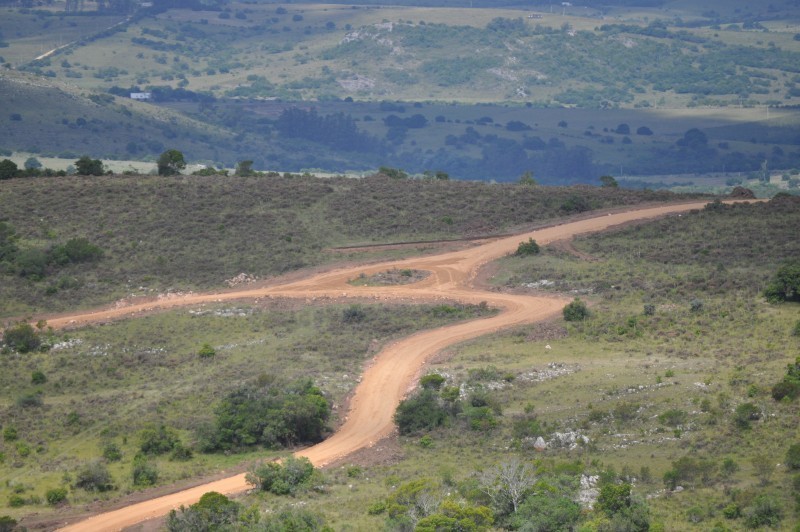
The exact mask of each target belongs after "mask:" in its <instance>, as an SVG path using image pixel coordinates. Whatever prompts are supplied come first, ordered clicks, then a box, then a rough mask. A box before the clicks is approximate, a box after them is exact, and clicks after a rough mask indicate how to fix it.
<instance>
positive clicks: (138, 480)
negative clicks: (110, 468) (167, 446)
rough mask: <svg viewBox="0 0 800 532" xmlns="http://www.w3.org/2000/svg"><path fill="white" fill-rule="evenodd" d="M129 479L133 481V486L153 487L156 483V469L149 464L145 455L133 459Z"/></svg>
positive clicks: (153, 465) (138, 455)
mask: <svg viewBox="0 0 800 532" xmlns="http://www.w3.org/2000/svg"><path fill="white" fill-rule="evenodd" d="M131 478H132V479H133V485H134V486H138V487H147V486H153V485H155V483H156V482H158V469H156V466H155V464H153V463H151V462H150V461H149V460H148V459H147V457H146V456H145V455H143V454H137V455H136V456H134V457H133V465H132V467H131Z"/></svg>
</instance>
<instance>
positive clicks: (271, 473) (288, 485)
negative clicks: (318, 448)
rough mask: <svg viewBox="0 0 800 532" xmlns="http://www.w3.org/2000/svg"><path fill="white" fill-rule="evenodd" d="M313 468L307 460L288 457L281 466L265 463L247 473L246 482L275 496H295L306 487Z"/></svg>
mask: <svg viewBox="0 0 800 532" xmlns="http://www.w3.org/2000/svg"><path fill="white" fill-rule="evenodd" d="M313 474H314V466H313V465H312V464H311V462H310V461H309V459H308V458H305V457H300V458H295V457H293V456H290V457H288V458H287V459H286V460H285V461H284V462H283V463H282V464H279V463H277V462H266V463H262V464H259V465H257V466H256V467H255V468H253V470H252V471H250V472H248V473H247V477H246V478H247V482H248V483H249V484H252V485H253V486H255V487H257V488H258V489H260V490H261V491H268V492H270V493H274V494H275V495H295V494H296V493H298V492H300V491H301V490H304V489H306V488H307V487H308V483H309V481H310V480H311V477H312V475H313Z"/></svg>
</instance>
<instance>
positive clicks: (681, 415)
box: [658, 408, 688, 427]
mask: <svg viewBox="0 0 800 532" xmlns="http://www.w3.org/2000/svg"><path fill="white" fill-rule="evenodd" d="M687 417H688V414H687V413H686V411H684V410H680V409H678V408H671V409H669V410H667V411H666V412H663V413H661V414H659V416H658V421H659V422H661V423H663V424H664V425H668V426H670V427H677V426H678V425H683V424H684V423H686V419H687Z"/></svg>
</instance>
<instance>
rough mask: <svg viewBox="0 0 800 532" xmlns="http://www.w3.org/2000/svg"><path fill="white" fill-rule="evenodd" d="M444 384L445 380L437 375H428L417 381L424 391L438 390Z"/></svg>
mask: <svg viewBox="0 0 800 532" xmlns="http://www.w3.org/2000/svg"><path fill="white" fill-rule="evenodd" d="M444 382H445V378H444V377H442V376H441V375H439V374H438V373H429V374H427V375H425V376H424V377H422V378H421V379H420V380H419V384H420V386H422V387H423V388H424V389H426V390H438V389H440V388H441V387H442V384H444Z"/></svg>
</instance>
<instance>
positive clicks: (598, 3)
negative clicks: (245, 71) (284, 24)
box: [266, 0, 666, 9]
mask: <svg viewBox="0 0 800 532" xmlns="http://www.w3.org/2000/svg"><path fill="white" fill-rule="evenodd" d="M266 3H272V4H280V3H285V2H280V1H277V0H273V1H269V2H266ZM292 3H295V4H316V3H318V2H316V1H315V0H295V1H294V2H292ZM328 3H330V4H348V5H349V4H352V3H353V2H352V0H331V1H330V2H328ZM665 3H666V0H583V1H582V2H581V5H585V6H591V7H598V8H599V7H609V6H640V7H659V6H662V5H664V4H665ZM358 4H359V5H365V6H372V5H386V4H387V2H386V1H385V0H359V2H358ZM391 5H396V6H419V7H492V8H496V9H498V8H503V7H526V8H530V7H539V8H542V7H547V8H548V9H549V8H550V6H551V5H553V2H541V1H539V2H537V1H534V2H531V1H530V0H500V1H499V2H498V1H497V0H392V2H391Z"/></svg>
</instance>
